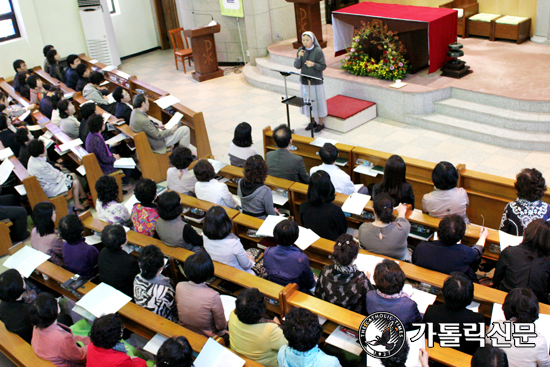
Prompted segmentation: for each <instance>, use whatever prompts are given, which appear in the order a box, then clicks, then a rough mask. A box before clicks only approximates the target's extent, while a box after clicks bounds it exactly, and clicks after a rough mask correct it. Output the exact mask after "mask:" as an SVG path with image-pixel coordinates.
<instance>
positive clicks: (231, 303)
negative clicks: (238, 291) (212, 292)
mask: <svg viewBox="0 0 550 367" xmlns="http://www.w3.org/2000/svg"><path fill="white" fill-rule="evenodd" d="M220 298H221V300H222V306H223V313H224V315H225V320H227V321H229V315H230V314H231V311H233V310H234V309H235V302H237V298H235V297H233V296H227V295H225V294H222V295H221V296H220Z"/></svg>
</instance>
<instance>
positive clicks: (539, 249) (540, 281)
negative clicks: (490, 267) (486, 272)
mask: <svg viewBox="0 0 550 367" xmlns="http://www.w3.org/2000/svg"><path fill="white" fill-rule="evenodd" d="M549 242H550V223H548V222H547V221H545V220H544V219H537V220H534V221H532V222H531V223H529V225H528V226H527V228H526V229H525V232H524V237H523V242H522V243H520V244H519V245H518V246H509V247H507V248H505V249H504V251H502V252H501V253H500V257H499V259H498V262H497V267H496V269H495V275H494V277H493V285H494V287H495V288H498V289H500V290H502V291H505V292H510V291H511V290H512V289H514V288H529V289H531V290H532V291H533V293H535V295H536V296H537V298H538V299H539V301H540V302H544V303H549V299H548V293H549V292H550V285H549V283H550V259H549V258H548V255H550V243H549Z"/></svg>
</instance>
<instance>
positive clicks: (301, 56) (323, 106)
mask: <svg viewBox="0 0 550 367" xmlns="http://www.w3.org/2000/svg"><path fill="white" fill-rule="evenodd" d="M302 44H303V47H300V49H299V50H298V56H297V57H296V60H294V67H295V68H296V69H301V73H302V74H304V75H309V76H313V77H316V78H322V77H323V70H325V69H326V68H327V65H326V63H325V54H324V53H323V50H321V46H319V42H317V38H315V35H314V34H313V32H304V33H303V34H302ZM300 83H301V88H300V95H301V97H302V98H303V99H304V100H311V101H313V102H312V106H311V107H312V113H313V117H314V118H315V122H316V124H315V125H312V123H311V122H310V123H309V124H308V125H307V127H306V130H311V129H314V131H315V132H316V133H318V132H319V131H321V130H323V129H324V128H325V125H324V124H323V118H324V117H326V115H327V99H326V97H325V87H324V86H323V81H322V80H316V79H311V92H310V90H309V87H308V81H307V80H306V79H305V78H304V77H301V78H300ZM310 94H311V95H310ZM302 114H304V115H306V116H307V117H310V115H309V106H307V105H306V106H303V107H302Z"/></svg>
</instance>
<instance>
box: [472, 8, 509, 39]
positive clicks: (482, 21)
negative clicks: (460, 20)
mask: <svg viewBox="0 0 550 367" xmlns="http://www.w3.org/2000/svg"><path fill="white" fill-rule="evenodd" d="M501 17H502V15H498V14H485V13H479V14H476V15H474V16H472V17H470V18H469V19H468V27H467V28H466V29H467V32H468V34H467V36H468V35H469V36H482V37H489V40H490V41H494V40H495V20H497V19H498V18H501Z"/></svg>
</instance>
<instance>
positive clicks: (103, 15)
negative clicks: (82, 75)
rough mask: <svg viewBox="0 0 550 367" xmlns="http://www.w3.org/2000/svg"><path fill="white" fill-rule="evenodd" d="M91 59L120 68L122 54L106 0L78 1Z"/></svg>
mask: <svg viewBox="0 0 550 367" xmlns="http://www.w3.org/2000/svg"><path fill="white" fill-rule="evenodd" d="M78 7H79V10H80V20H81V21H82V28H83V29H84V37H86V44H87V45H88V52H89V55H88V56H89V57H91V58H92V59H95V60H98V61H101V62H102V63H104V64H107V65H113V66H119V65H120V54H119V52H118V47H117V44H116V38H115V31H114V29H113V23H112V21H111V14H110V13H109V7H108V6H107V2H106V0H78Z"/></svg>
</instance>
